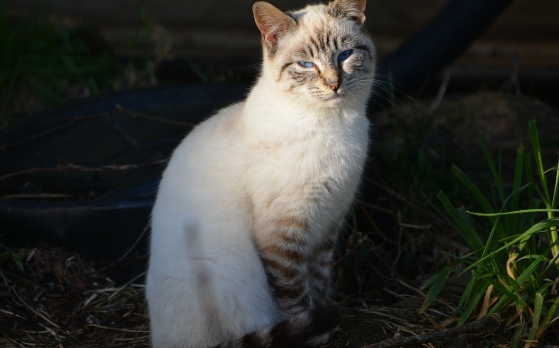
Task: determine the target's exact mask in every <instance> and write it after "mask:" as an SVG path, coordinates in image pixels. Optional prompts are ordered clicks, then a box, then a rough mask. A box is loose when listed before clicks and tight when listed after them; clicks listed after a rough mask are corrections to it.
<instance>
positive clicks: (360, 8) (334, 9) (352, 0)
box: [328, 0, 367, 25]
mask: <svg viewBox="0 0 559 348" xmlns="http://www.w3.org/2000/svg"><path fill="white" fill-rule="evenodd" d="M366 6H367V0H335V1H333V2H331V3H330V7H329V8H328V13H329V14H330V16H332V17H336V18H349V19H351V20H353V21H355V22H356V23H357V24H360V25H362V24H363V23H365V7H366Z"/></svg>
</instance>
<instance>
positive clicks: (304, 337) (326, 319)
mask: <svg viewBox="0 0 559 348" xmlns="http://www.w3.org/2000/svg"><path fill="white" fill-rule="evenodd" d="M339 323H340V314H339V312H338V311H337V310H335V309H334V308H332V307H328V308H316V309H313V310H312V311H310V312H304V313H301V314H297V315H295V316H293V317H292V318H289V319H286V320H283V321H281V322H279V323H278V324H276V325H274V326H271V327H267V328H265V329H263V330H261V331H258V332H252V333H249V334H246V335H244V336H243V337H241V338H239V339H236V340H234V341H230V342H226V343H222V344H219V345H217V346H216V347H214V348H304V347H312V346H315V345H316V343H315V344H313V340H315V339H316V338H319V337H320V336H324V335H326V334H328V333H330V332H332V331H333V330H335V329H336V328H337V327H338V324H339Z"/></svg>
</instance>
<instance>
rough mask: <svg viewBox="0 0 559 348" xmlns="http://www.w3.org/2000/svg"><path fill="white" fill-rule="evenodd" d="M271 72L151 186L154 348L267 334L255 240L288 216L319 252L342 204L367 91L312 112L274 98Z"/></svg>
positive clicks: (362, 131)
mask: <svg viewBox="0 0 559 348" xmlns="http://www.w3.org/2000/svg"><path fill="white" fill-rule="evenodd" d="M266 64H268V66H266ZM274 69H275V68H274V66H273V63H271V62H265V66H264V69H263V75H262V76H261V78H260V79H259V81H258V82H257V84H256V85H255V87H254V88H253V89H252V91H251V92H250V94H249V95H248V97H247V99H246V101H244V102H241V103H238V104H235V105H232V106H230V107H228V108H225V109H222V110H221V111H219V112H218V113H217V114H216V115H214V116H212V117H211V118H209V119H208V120H206V121H205V122H203V123H202V124H200V125H199V126H198V127H196V128H195V129H194V130H193V131H192V132H191V133H190V134H189V135H188V136H187V137H186V138H185V140H184V141H183V142H182V143H181V144H180V145H179V147H178V148H177V149H176V150H175V152H174V154H173V156H172V158H171V160H170V162H169V165H168V167H167V169H166V170H165V172H164V174H163V178H162V181H161V184H160V187H159V192H158V195H157V199H156V202H155V206H154V209H153V216H152V237H151V257H150V263H149V270H148V275H147V289H146V290H147V300H148V304H149V312H150V319H151V329H152V342H153V346H154V347H157V348H163V347H165V348H172V347H181V348H185V347H211V346H215V345H216V344H218V343H220V342H224V341H228V340H231V339H234V338H238V337H242V336H243V335H244V334H246V333H249V332H253V331H256V330H259V329H263V328H265V327H268V326H270V325H272V324H274V323H277V322H278V321H279V314H278V313H277V310H276V307H275V304H274V301H273V298H272V296H271V293H270V289H269V288H268V282H267V280H266V275H265V272H264V269H263V266H262V263H261V261H260V258H259V255H258V250H257V247H256V246H255V242H254V235H253V232H254V230H255V228H258V225H260V224H266V221H270V220H271V219H273V218H274V217H275V216H293V214H294V212H295V213H296V214H297V216H301V217H304V218H305V219H306V221H308V222H309V225H310V226H311V230H310V231H309V232H310V233H311V235H316V236H315V237H316V240H317V241H320V240H321V239H320V233H323V231H324V230H325V229H328V228H329V227H331V226H332V224H333V223H334V222H335V221H339V220H340V219H341V218H343V216H344V215H345V213H346V212H347V210H348V207H349V205H350V204H351V202H352V200H353V197H354V195H355V191H356V189H357V186H358V184H359V180H360V175H361V172H362V168H363V164H364V161H365V158H366V153H367V145H368V137H367V133H368V127H369V122H368V120H367V118H366V117H365V104H366V100H367V96H368V94H369V91H370V84H371V81H370V80H369V81H365V82H364V85H363V86H362V87H361V90H360V91H359V93H356V94H355V95H353V96H352V97H347V98H344V99H343V100H342V101H341V102H337V103H328V102H321V101H314V102H313V101H309V100H308V99H305V100H301V99H300V98H294V97H293V96H292V95H291V94H290V93H289V92H287V91H285V90H284V89H282V87H281V86H280V85H279V84H278V83H276V82H275V81H274V77H273V76H274V71H275V70H274ZM325 184H326V185H328V188H329V191H328V193H326V191H325V190H324V189H323V188H324V185H325ZM269 237H270V238H273V236H269Z"/></svg>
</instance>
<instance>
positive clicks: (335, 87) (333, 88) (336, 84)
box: [328, 79, 340, 92]
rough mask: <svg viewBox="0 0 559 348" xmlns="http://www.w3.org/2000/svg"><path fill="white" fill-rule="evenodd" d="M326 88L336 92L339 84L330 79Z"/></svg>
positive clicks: (336, 80) (335, 80)
mask: <svg viewBox="0 0 559 348" xmlns="http://www.w3.org/2000/svg"><path fill="white" fill-rule="evenodd" d="M328 86H329V87H330V88H332V90H333V91H334V92H337V91H338V87H339V86H340V82H339V81H338V79H330V80H328Z"/></svg>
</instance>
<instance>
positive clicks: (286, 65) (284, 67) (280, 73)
mask: <svg viewBox="0 0 559 348" xmlns="http://www.w3.org/2000/svg"><path fill="white" fill-rule="evenodd" d="M291 64H293V62H289V63H285V64H284V65H283V66H282V67H281V68H280V70H279V75H278V79H277V80H276V82H280V81H281V75H283V72H284V71H285V69H287V68H288V67H289V66H290V65H291Z"/></svg>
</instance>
